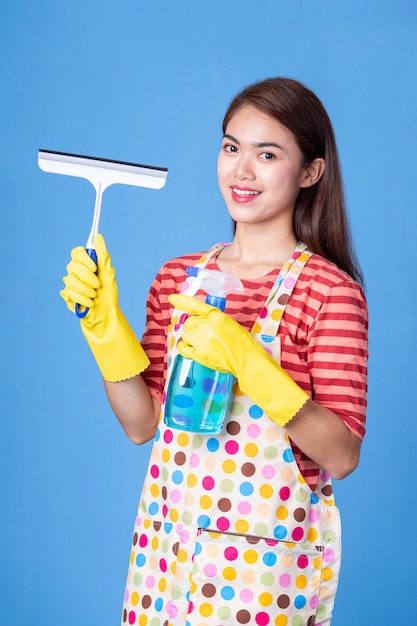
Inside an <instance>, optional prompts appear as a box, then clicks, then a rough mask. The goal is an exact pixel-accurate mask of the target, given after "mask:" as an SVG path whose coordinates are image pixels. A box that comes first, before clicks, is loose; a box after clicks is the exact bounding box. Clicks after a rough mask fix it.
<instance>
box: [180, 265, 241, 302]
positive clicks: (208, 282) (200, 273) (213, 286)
mask: <svg viewBox="0 0 417 626" xmlns="http://www.w3.org/2000/svg"><path fill="white" fill-rule="evenodd" d="M186 272H187V274H188V276H194V277H196V278H197V280H198V281H199V288H200V289H202V290H203V291H205V292H206V294H207V296H206V302H207V304H211V305H212V306H215V307H217V308H218V309H221V310H222V311H224V309H225V308H226V296H227V295H228V294H229V293H243V292H244V287H243V284H242V281H241V280H240V278H238V277H237V276H234V275H233V274H226V273H225V272H219V271H217V270H207V269H206V268H205V267H201V268H200V267H187V269H186Z"/></svg>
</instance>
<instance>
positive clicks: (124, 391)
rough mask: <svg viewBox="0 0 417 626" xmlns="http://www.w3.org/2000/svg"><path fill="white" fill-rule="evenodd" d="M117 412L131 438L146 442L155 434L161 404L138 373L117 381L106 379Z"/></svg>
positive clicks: (107, 391)
mask: <svg viewBox="0 0 417 626" xmlns="http://www.w3.org/2000/svg"><path fill="white" fill-rule="evenodd" d="M104 387H105V390H106V394H107V398H108V400H109V402H110V405H111V407H112V409H113V412H114V414H115V416H116V417H117V419H118V420H119V422H120V424H121V426H122V428H123V430H124V431H125V432H126V434H127V436H128V437H129V439H131V440H132V441H133V442H134V443H136V444H141V443H145V442H146V441H149V440H150V439H152V438H153V437H154V436H155V432H156V429H157V426H158V421H159V414H160V410H161V405H160V402H158V400H156V398H154V397H153V396H152V394H151V393H150V391H149V388H148V386H147V385H146V383H145V381H144V380H143V378H142V376H141V375H140V374H138V375H137V376H134V377H133V378H129V379H128V380H122V381H120V382H117V383H110V382H108V381H104Z"/></svg>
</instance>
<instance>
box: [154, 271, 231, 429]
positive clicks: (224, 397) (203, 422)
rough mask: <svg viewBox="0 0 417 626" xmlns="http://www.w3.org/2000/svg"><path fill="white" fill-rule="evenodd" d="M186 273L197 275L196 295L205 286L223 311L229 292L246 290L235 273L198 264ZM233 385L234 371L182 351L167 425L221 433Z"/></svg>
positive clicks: (172, 383)
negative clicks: (214, 366)
mask: <svg viewBox="0 0 417 626" xmlns="http://www.w3.org/2000/svg"><path fill="white" fill-rule="evenodd" d="M186 272H187V274H188V276H194V277H195V281H194V285H193V287H194V288H193V290H192V291H193V294H192V295H194V294H195V293H196V292H197V291H198V289H202V290H203V291H205V292H206V294H207V296H206V303H207V304H211V305H212V306H215V307H217V308H218V309H220V310H221V311H224V310H225V308H226V296H227V295H228V294H230V293H243V284H242V282H241V280H239V278H237V277H236V276H233V274H225V273H224V272H219V271H216V270H207V269H205V268H198V267H188V268H187V270H186ZM190 295H191V294H190ZM232 385H233V375H232V374H226V373H224V372H217V371H216V370H213V369H211V368H209V367H205V366H204V365H200V363H197V361H193V360H191V359H187V358H185V357H183V356H182V355H181V354H178V355H177V356H176V358H175V361H174V365H173V368H172V373H171V377H170V380H169V383H168V390H167V397H166V403H165V413H164V421H165V424H166V425H167V426H169V427H171V428H178V429H180V430H186V431H191V432H197V433H206V434H217V433H220V432H221V430H222V428H223V423H224V419H225V416H226V411H227V406H228V401H229V396H230V392H231V390H232Z"/></svg>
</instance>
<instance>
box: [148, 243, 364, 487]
mask: <svg viewBox="0 0 417 626" xmlns="http://www.w3.org/2000/svg"><path fill="white" fill-rule="evenodd" d="M201 256H202V253H201V254H188V255H185V256H181V257H178V258H176V259H172V260H170V261H168V262H167V263H165V264H164V265H163V267H162V268H161V269H160V271H159V272H158V274H157V276H156V278H155V279H154V281H153V283H152V285H151V288H150V291H149V296H148V301H147V308H146V326H145V331H144V335H143V337H142V341H141V343H142V346H143V348H144V349H145V351H146V353H147V355H148V357H149V360H150V365H149V367H148V368H147V369H146V370H145V372H143V373H142V376H143V378H144V379H145V381H146V383H147V385H148V387H149V389H150V391H151V393H152V394H153V395H154V396H155V397H156V398H157V399H158V400H159V401H162V395H163V390H164V384H165V376H166V371H167V350H166V337H167V329H168V325H169V323H170V319H171V314H172V307H171V305H170V303H169V302H168V295H169V294H171V293H178V292H179V291H180V289H181V286H182V284H183V282H184V280H185V278H186V274H185V269H186V268H187V267H188V266H190V265H194V264H195V263H196V261H198V259H199V258H200V257H201ZM207 269H217V270H218V269H219V268H218V266H217V263H216V258H215V257H214V258H212V259H210V261H209V263H208V265H207ZM278 272H279V268H278V269H276V270H275V271H272V272H270V273H269V274H267V275H266V276H264V277H262V278H260V279H256V280H243V281H242V282H243V285H244V294H241V295H237V294H230V295H229V296H228V298H227V306H226V313H227V314H228V315H230V316H231V317H233V318H234V319H235V320H236V321H237V322H239V323H240V324H241V325H242V326H243V327H244V328H246V329H247V330H249V331H250V330H251V327H252V325H253V323H254V322H255V320H256V318H257V316H258V312H259V310H260V309H261V308H262V306H263V305H264V304H265V301H266V299H267V297H268V295H269V292H270V290H271V288H272V286H273V284H274V282H275V279H276V277H277V275H278ZM196 297H201V298H202V299H203V298H204V294H202V293H201V294H200V293H198V294H197V296H196ZM279 334H280V335H281V365H282V367H283V368H284V369H285V370H286V371H287V372H288V374H290V376H292V378H293V379H294V380H295V382H296V383H297V384H298V385H299V386H300V387H302V388H303V389H304V390H305V391H306V392H307V393H308V394H309V395H310V397H311V398H312V399H313V400H315V401H316V402H318V403H319V404H321V405H323V406H325V407H326V408H328V409H330V410H331V411H333V412H334V413H336V414H337V415H339V417H340V418H341V419H342V420H343V421H344V423H345V424H346V426H347V427H348V428H349V429H350V430H351V431H352V432H354V433H355V435H357V436H358V437H359V438H361V439H362V438H363V436H364V434H365V414H366V392H367V365H366V364H367V357H368V311H367V306H366V301H365V296H364V293H363V291H362V289H361V287H360V286H359V285H358V284H357V283H356V282H355V281H354V280H353V279H352V278H350V277H349V276H348V275H347V274H346V273H345V272H343V271H341V270H340V269H339V268H338V267H337V266H336V265H334V264H333V263H331V262H330V261H328V260H326V259H324V258H323V257H321V256H319V255H317V254H314V255H313V256H312V257H311V258H310V260H309V261H308V262H307V264H306V265H305V267H304V269H303V271H302V273H301V275H300V277H299V278H298V281H297V284H296V286H295V288H294V291H293V293H292V295H291V297H290V299H289V301H288V303H287V305H286V308H285V312H284V315H283V317H282V320H281V323H280V327H279ZM292 445H293V451H294V455H295V458H296V460H297V463H298V466H299V468H300V471H301V473H302V475H303V476H304V478H305V479H306V481H307V482H308V484H309V485H310V486H311V487H312V488H313V489H314V488H315V485H316V483H317V477H318V472H319V468H318V466H317V465H316V463H314V462H313V461H312V460H311V459H309V458H308V457H307V456H306V455H304V454H303V452H302V451H301V450H300V449H298V448H297V447H296V446H295V444H294V443H293V444H292Z"/></svg>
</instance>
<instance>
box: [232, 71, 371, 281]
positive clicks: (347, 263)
mask: <svg viewBox="0 0 417 626" xmlns="http://www.w3.org/2000/svg"><path fill="white" fill-rule="evenodd" d="M244 106H252V107H254V108H255V109H257V110H258V111H261V112H262V113H265V114H266V115H269V116H270V117H272V118H273V119H275V120H277V121H278V122H279V123H280V124H281V125H282V126H284V127H285V128H287V129H288V130H289V131H290V132H291V133H292V134H293V135H294V137H295V140H296V141H297V144H298V146H299V148H300V150H301V152H302V154H303V156H304V159H305V165H306V166H307V165H309V164H310V163H311V162H312V161H314V159H317V158H323V159H324V160H325V164H326V166H325V170H324V173H323V176H322V177H321V178H320V180H319V181H318V182H317V183H316V184H315V185H313V186H312V187H308V188H305V189H304V188H303V189H300V192H299V194H298V197H297V200H296V203H295V207H294V217H293V228H294V233H295V236H296V237H297V238H298V239H300V240H301V241H304V243H306V244H307V245H308V246H309V248H310V249H311V250H313V252H316V253H317V254H321V255H322V256H324V257H326V258H327V259H329V260H330V261H333V263H336V265H337V266H338V267H339V268H340V269H342V270H344V271H345V272H347V273H348V274H349V275H350V276H351V277H352V278H354V279H355V280H357V281H358V282H359V283H362V284H363V276H362V271H361V268H360V266H359V263H358V261H357V258H356V254H355V251H354V248H353V244H352V237H351V233H350V227H349V221H348V217H347V212H346V206H345V199H344V192H343V182H342V176H341V172H340V164H339V156H338V152H337V147H336V141H335V136H334V132H333V127H332V124H331V122H330V119H329V116H328V115H327V112H326V110H325V108H324V106H323V105H322V103H321V102H320V100H319V99H318V97H317V96H316V95H315V94H314V93H313V92H312V91H311V90H310V89H308V88H307V87H306V86H305V85H303V84H302V83H300V82H298V81H296V80H293V79H291V78H269V79H267V80H263V81H260V82H257V83H254V84H253V85H249V87H246V88H245V89H244V90H243V91H241V92H240V93H239V94H238V95H237V96H236V97H235V98H234V99H233V100H232V102H231V104H230V106H229V108H228V110H227V111H226V115H225V116H224V119H223V133H225V132H226V128H227V125H228V123H229V121H230V120H231V118H232V117H233V115H234V114H235V113H236V112H237V111H238V110H239V109H241V108H242V107H244Z"/></svg>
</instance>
